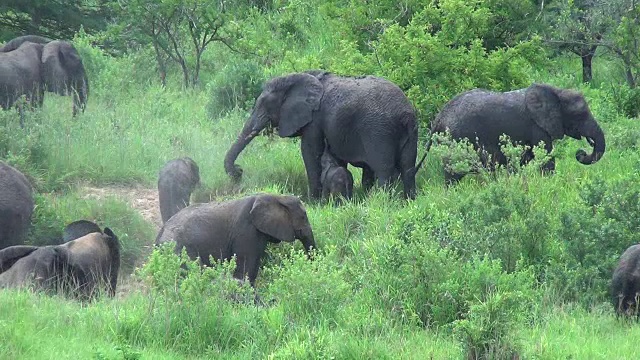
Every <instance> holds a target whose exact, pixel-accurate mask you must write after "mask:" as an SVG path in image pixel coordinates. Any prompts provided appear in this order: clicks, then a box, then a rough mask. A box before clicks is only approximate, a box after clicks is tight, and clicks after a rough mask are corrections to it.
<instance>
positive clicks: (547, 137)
mask: <svg viewBox="0 0 640 360" xmlns="http://www.w3.org/2000/svg"><path fill="white" fill-rule="evenodd" d="M447 131H449V132H450V133H451V136H452V137H453V139H456V140H460V139H465V138H466V139H469V141H470V142H472V143H473V144H474V146H475V147H476V148H481V149H483V152H484V153H485V155H488V156H482V159H481V160H482V162H483V165H484V166H488V167H489V168H491V166H492V165H493V164H495V163H498V164H502V165H506V164H507V159H506V157H505V155H504V154H503V153H502V151H501V149H500V136H501V135H502V134H506V135H508V136H509V137H510V139H511V141H512V142H515V143H519V144H522V145H526V146H529V147H532V146H535V145H538V143H540V141H543V142H544V147H545V150H547V152H551V150H552V149H553V144H552V142H553V140H556V139H562V138H563V137H564V136H565V135H567V136H570V137H572V138H574V139H577V140H580V139H581V138H582V137H585V138H586V139H587V142H588V143H589V144H590V145H591V146H592V147H593V152H592V153H591V154H587V153H586V152H585V151H584V150H578V152H577V153H576V160H578V161H579V162H580V163H582V164H585V165H589V164H593V163H595V162H596V161H598V160H600V158H601V157H602V156H603V155H604V151H605V138H604V133H603V132H602V129H600V126H599V125H598V123H597V122H596V120H595V119H594V117H593V115H592V114H591V112H590V111H589V106H588V105H587V101H586V100H585V98H584V96H583V95H582V94H580V93H579V92H576V91H573V90H566V89H560V88H556V87H553V86H550V85H545V84H533V85H531V86H529V87H528V88H526V89H520V90H515V91H509V92H505V93H499V92H493V91H488V90H483V89H475V90H471V91H467V92H464V93H462V94H460V95H458V96H456V97H455V98H453V99H452V100H451V101H449V102H448V103H447V104H446V105H445V106H444V107H443V108H442V110H441V111H440V113H439V114H438V115H437V116H436V118H435V120H434V122H433V126H432V128H431V132H432V133H444V132H447ZM427 149H428V147H427ZM533 157H534V154H533V151H531V150H528V151H527V152H526V153H525V154H523V156H522V159H521V163H522V164H525V163H527V162H529V161H530V160H532V159H533ZM554 169H555V162H554V159H551V160H550V161H548V162H547V163H546V164H545V165H544V167H543V170H547V171H553V170H554ZM464 175H465V174H461V173H450V172H447V171H445V179H446V180H447V182H448V183H452V182H456V181H458V180H460V179H461V178H462V177H463V176H464Z"/></svg>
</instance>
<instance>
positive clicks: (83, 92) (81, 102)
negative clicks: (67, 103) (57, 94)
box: [71, 74, 89, 116]
mask: <svg viewBox="0 0 640 360" xmlns="http://www.w3.org/2000/svg"><path fill="white" fill-rule="evenodd" d="M71 92H72V96H73V116H76V115H77V114H78V109H80V111H82V112H84V110H85V108H86V107H87V98H88V97H89V79H87V76H86V75H84V74H83V76H82V78H81V79H79V80H78V81H76V83H75V84H74V86H73V87H72V89H71Z"/></svg>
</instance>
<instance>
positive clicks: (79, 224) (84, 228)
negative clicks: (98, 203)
mask: <svg viewBox="0 0 640 360" xmlns="http://www.w3.org/2000/svg"><path fill="white" fill-rule="evenodd" d="M94 232H97V233H101V232H102V229H100V226H98V224H96V223H94V222H92V221H89V220H78V221H74V222H72V223H70V224H67V226H65V227H64V230H63V231H62V242H63V243H67V242H69V241H71V240H75V239H79V238H81V237H83V236H85V235H88V234H91V233H94Z"/></svg>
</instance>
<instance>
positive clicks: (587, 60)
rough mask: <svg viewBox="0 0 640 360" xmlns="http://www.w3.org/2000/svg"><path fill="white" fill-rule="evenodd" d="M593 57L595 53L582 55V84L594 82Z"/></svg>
mask: <svg viewBox="0 0 640 360" xmlns="http://www.w3.org/2000/svg"><path fill="white" fill-rule="evenodd" d="M593 55H594V52H589V53H587V54H586V55H582V82H583V83H585V84H586V83H590V82H591V80H593V67H592V62H593Z"/></svg>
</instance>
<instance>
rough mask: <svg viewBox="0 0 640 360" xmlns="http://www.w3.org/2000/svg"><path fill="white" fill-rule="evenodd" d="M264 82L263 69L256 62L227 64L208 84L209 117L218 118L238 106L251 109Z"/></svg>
mask: <svg viewBox="0 0 640 360" xmlns="http://www.w3.org/2000/svg"><path fill="white" fill-rule="evenodd" d="M263 82H264V78H263V74H262V70H261V69H260V67H259V66H258V64H256V63H255V62H250V61H246V60H245V61H239V62H232V63H228V64H226V65H225V66H224V67H223V68H222V69H220V71H218V72H217V73H216V74H215V75H214V77H213V80H212V81H211V82H210V83H209V84H207V92H208V93H209V94H211V98H210V100H209V103H208V104H207V113H208V114H209V117H211V118H218V117H220V116H222V115H224V114H225V113H227V112H228V111H230V110H232V109H234V108H236V107H238V108H242V109H245V110H248V109H250V108H251V107H252V106H253V104H252V101H253V100H255V99H256V98H257V97H258V95H260V92H261V91H262V83H263Z"/></svg>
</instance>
